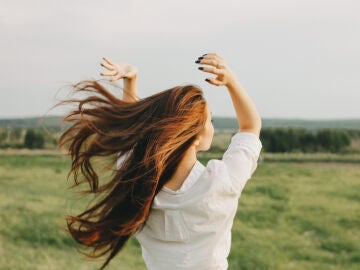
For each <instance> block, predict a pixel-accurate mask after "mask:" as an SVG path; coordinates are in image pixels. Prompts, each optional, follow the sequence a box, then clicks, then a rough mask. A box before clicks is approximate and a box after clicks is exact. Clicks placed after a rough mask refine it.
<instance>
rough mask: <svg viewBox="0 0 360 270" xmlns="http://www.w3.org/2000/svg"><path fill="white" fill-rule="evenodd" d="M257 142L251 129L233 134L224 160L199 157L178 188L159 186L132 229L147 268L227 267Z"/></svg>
mask: <svg viewBox="0 0 360 270" xmlns="http://www.w3.org/2000/svg"><path fill="white" fill-rule="evenodd" d="M261 147H262V145H261V142H260V140H259V138H258V137H257V136H256V135H255V134H252V133H248V132H240V133H237V134H235V135H234V136H233V137H232V139H231V143H230V145H229V147H228V149H227V150H226V152H225V153H224V156H223V159H222V160H210V161H209V162H208V164H207V166H206V167H205V166H203V165H202V164H201V163H200V162H199V161H197V162H196V163H195V165H194V167H193V168H192V170H191V171H190V173H189V175H188V176H187V178H186V180H185V181H184V183H183V184H182V186H181V188H180V189H178V190H177V191H173V190H171V189H169V188H166V187H165V186H164V187H163V188H162V189H161V190H160V192H159V193H158V194H157V195H156V197H155V198H154V201H153V204H152V207H151V212H150V215H149V218H148V220H147V222H146V225H145V226H144V227H143V230H142V231H139V232H137V233H135V237H136V238H137V240H138V241H139V243H140V244H141V249H142V256H143V259H144V261H145V263H146V266H147V268H148V270H169V269H171V270H184V269H188V270H190V269H191V270H193V269H197V270H202V269H204V270H205V269H206V270H223V269H227V267H228V262H227V257H228V255H229V252H230V246H231V227H232V224H233V220H234V216H235V213H236V210H237V206H238V199H239V197H240V195H241V191H242V189H243V188H244V186H245V184H246V182H247V180H248V179H249V178H250V177H251V175H252V173H253V172H254V171H255V168H256V166H257V160H258V157H259V154H260V150H261Z"/></svg>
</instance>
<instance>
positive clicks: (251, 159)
mask: <svg viewBox="0 0 360 270" xmlns="http://www.w3.org/2000/svg"><path fill="white" fill-rule="evenodd" d="M261 148H262V144H261V141H260V139H259V137H258V136H256V135H255V134H253V133H250V132H238V133H236V134H235V135H234V136H233V137H232V138H231V143H230V145H229V147H228V149H227V150H226V152H225V153H224V155H223V158H222V161H223V163H224V164H225V167H226V169H227V172H228V176H229V180H230V186H231V188H232V190H233V191H234V192H235V193H236V194H237V195H238V196H240V194H241V191H242V189H243V188H244V186H245V184H246V182H247V181H248V180H249V179H250V178H251V176H252V174H253V173H254V171H255V169H256V167H257V161H258V159H259V155H260V151H261Z"/></svg>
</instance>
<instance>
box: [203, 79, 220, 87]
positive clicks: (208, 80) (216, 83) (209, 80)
mask: <svg viewBox="0 0 360 270" xmlns="http://www.w3.org/2000/svg"><path fill="white" fill-rule="evenodd" d="M205 81H207V82H209V83H211V84H213V85H216V86H221V85H224V83H223V82H222V81H219V80H217V79H215V78H207V79H206V80H205Z"/></svg>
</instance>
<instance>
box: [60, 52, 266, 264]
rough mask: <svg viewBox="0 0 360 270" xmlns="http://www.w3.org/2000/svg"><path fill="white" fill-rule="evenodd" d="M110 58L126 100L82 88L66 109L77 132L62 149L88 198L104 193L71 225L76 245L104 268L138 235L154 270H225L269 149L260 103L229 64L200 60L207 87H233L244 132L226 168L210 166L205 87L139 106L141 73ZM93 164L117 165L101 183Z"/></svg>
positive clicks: (98, 88)
mask: <svg viewBox="0 0 360 270" xmlns="http://www.w3.org/2000/svg"><path fill="white" fill-rule="evenodd" d="M104 60H105V62H104V63H102V64H101V65H102V66H103V67H104V68H106V69H107V70H108V71H107V72H103V73H102V75H103V76H108V77H110V81H116V80H119V79H123V80H124V89H123V98H122V99H119V98H117V97H115V96H114V95H112V94H111V93H110V92H108V91H107V90H106V89H105V88H104V87H103V86H102V85H100V84H99V83H98V82H96V81H83V82H80V83H78V84H77V85H75V90H76V91H78V92H85V93H88V95H87V96H86V97H84V96H83V97H82V98H81V99H72V100H68V101H66V102H67V103H69V102H70V103H75V104H76V105H77V109H75V110H73V111H71V112H70V113H69V114H68V115H67V116H66V117H65V120H66V121H70V122H73V124H72V125H71V126H70V127H69V128H68V129H67V130H66V131H65V132H64V134H63V135H62V136H61V138H60V142H59V144H60V145H67V147H68V149H69V153H70V154H71V157H72V166H71V170H70V173H73V175H74V180H75V185H79V184H81V183H82V182H87V183H88V184H89V190H88V191H87V192H89V193H90V192H93V193H96V194H97V195H98V197H97V200H96V201H95V203H94V204H93V205H91V206H90V207H89V208H88V209H86V210H85V211H84V212H83V213H81V214H79V215H78V216H69V217H68V219H67V222H68V229H69V231H70V233H71V235H72V237H73V238H74V239H75V240H76V241H77V242H79V243H81V244H83V245H85V246H88V247H91V248H93V252H92V254H90V255H89V256H91V257H101V256H107V257H106V260H105V262H104V264H103V265H102V267H101V269H103V268H104V267H105V266H106V265H108V263H109V262H110V260H111V259H112V258H113V257H114V256H115V255H116V254H117V253H118V252H119V251H120V250H121V248H122V247H123V245H124V244H125V242H126V241H127V240H128V239H129V237H130V236H132V235H134V236H135V237H136V238H137V240H138V241H139V242H140V244H141V247H142V256H143V258H144V260H145V263H146V265H147V268H148V269H156V270H162V269H164V270H165V269H166V270H168V269H173V270H175V269H206V270H211V269H227V267H228V263H227V256H228V254H229V251H230V244H231V227H232V223H233V219H234V216H235V213H236V210H237V205H238V199H239V197H240V194H241V191H242V189H243V188H244V186H245V183H246V182H247V180H248V179H249V178H250V177H251V175H252V173H253V172H254V170H255V168H256V165H257V159H258V157H259V154H260V150H261V142H260V140H259V133H260V129H261V119H260V117H259V114H258V113H257V111H256V108H255V106H254V104H253V102H252V101H251V99H250V98H249V96H248V95H247V94H246V93H245V91H244V89H243V88H242V87H241V85H240V83H239V82H238V80H237V79H236V77H235V75H234V74H233V72H232V71H231V70H230V68H229V67H228V66H227V64H226V63H225V61H224V59H223V58H222V57H220V56H219V55H217V54H215V53H208V54H205V55H203V56H201V57H199V59H198V60H196V62H195V63H197V64H201V65H202V66H200V67H199V70H202V71H203V72H206V73H210V74H214V75H215V76H214V77H211V78H207V79H206V81H207V82H209V83H210V84H213V85H216V86H225V87H226V88H227V90H228V92H229V94H230V96H231V99H232V102H233V105H234V108H235V112H236V116H237V120H238V124H239V130H238V132H237V133H236V134H235V135H234V136H233V137H232V139H231V143H230V145H229V147H228V149H227V151H226V152H225V154H224V156H223V158H222V160H210V161H209V162H208V164H207V165H206V167H205V166H203V165H202V164H201V163H200V162H199V161H198V160H197V158H196V153H197V152H198V151H205V150H208V149H209V147H210V144H211V141H212V137H213V133H214V128H213V126H212V123H211V122H212V121H211V113H210V109H209V107H208V105H207V103H206V101H205V99H204V97H203V93H202V91H201V89H200V88H199V87H197V86H195V85H184V86H177V87H174V88H171V89H168V90H166V91H163V92H160V93H158V94H155V95H152V96H150V97H147V98H144V99H138V98H137V89H136V79H137V70H136V69H135V68H133V67H131V66H130V65H127V64H119V65H116V64H113V63H112V62H111V61H110V60H108V59H106V58H104ZM94 157H110V158H112V159H111V160H112V164H116V166H115V168H114V173H113V174H112V175H111V177H110V178H111V179H110V180H109V181H107V182H105V183H100V182H101V176H100V175H99V173H98V170H97V169H96V168H95V167H94V164H93V163H94V160H93V158H94ZM80 177H83V178H84V179H82V180H81V179H80Z"/></svg>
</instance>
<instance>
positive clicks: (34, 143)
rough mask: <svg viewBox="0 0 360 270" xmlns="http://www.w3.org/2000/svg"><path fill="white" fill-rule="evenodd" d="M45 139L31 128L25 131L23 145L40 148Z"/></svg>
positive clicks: (42, 146)
mask: <svg viewBox="0 0 360 270" xmlns="http://www.w3.org/2000/svg"><path fill="white" fill-rule="evenodd" d="M44 144H45V139H44V136H43V135H42V134H40V133H37V132H35V131H34V130H33V129H28V130H27V131H26V135H25V140H24V146H25V147H26V148H29V149H42V148H44Z"/></svg>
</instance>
